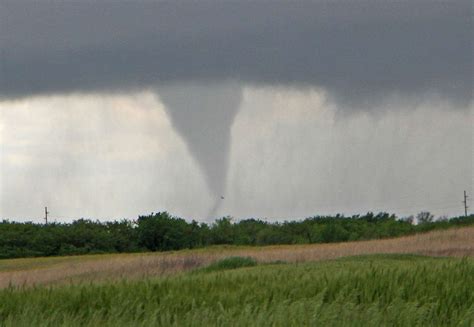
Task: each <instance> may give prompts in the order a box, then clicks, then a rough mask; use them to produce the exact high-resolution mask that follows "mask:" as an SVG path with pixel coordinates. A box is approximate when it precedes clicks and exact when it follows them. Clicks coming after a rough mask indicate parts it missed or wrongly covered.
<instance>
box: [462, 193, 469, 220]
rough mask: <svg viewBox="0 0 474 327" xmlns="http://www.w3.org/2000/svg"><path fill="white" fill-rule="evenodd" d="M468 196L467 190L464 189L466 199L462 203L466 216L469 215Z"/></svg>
mask: <svg viewBox="0 0 474 327" xmlns="http://www.w3.org/2000/svg"><path fill="white" fill-rule="evenodd" d="M467 198H468V196H467V194H466V191H464V201H463V202H462V203H464V216H466V217H467V208H469V207H468V206H467Z"/></svg>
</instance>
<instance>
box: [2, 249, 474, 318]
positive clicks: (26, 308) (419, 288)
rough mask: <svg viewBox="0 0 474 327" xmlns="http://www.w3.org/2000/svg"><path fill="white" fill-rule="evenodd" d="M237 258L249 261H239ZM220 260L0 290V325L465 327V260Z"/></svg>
mask: <svg viewBox="0 0 474 327" xmlns="http://www.w3.org/2000/svg"><path fill="white" fill-rule="evenodd" d="M246 265H247V266H248V265H249V262H248V260H247V261H246ZM228 268H232V267H231V266H229V265H228V264H227V265H226V264H224V265H219V264H217V265H214V266H213V268H212V269H198V270H195V271H192V272H187V273H183V274H178V275H176V276H170V277H161V278H146V279H144V280H140V281H120V282H107V283H92V284H91V283H85V284H84V283H82V284H72V285H66V286H64V285H63V286H58V287H33V288H22V289H18V288H7V289H4V290H2V291H0V325H2V326H473V324H474V261H473V259H470V258H463V259H460V258H431V257H422V256H414V255H372V256H360V257H350V258H342V259H336V260H329V261H321V262H310V263H292V264H283V263H280V264H260V265H257V266H251V265H250V266H249V267H243V268H240V269H228Z"/></svg>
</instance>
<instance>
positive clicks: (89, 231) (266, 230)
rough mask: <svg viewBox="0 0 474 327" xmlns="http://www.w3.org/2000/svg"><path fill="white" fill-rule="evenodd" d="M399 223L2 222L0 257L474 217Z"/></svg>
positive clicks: (413, 228) (373, 229) (364, 235)
mask: <svg viewBox="0 0 474 327" xmlns="http://www.w3.org/2000/svg"><path fill="white" fill-rule="evenodd" d="M417 221H418V224H414V223H413V222H414V219H413V217H408V218H403V219H399V218H398V217H396V216H395V215H393V214H388V213H385V212H381V213H378V214H374V213H371V212H369V213H367V214H365V215H355V216H350V217H346V216H343V215H335V216H315V217H310V218H306V219H304V220H300V221H284V222H267V221H264V220H261V219H245V220H240V221H234V220H233V219H232V218H231V217H223V218H220V219H217V220H215V221H214V222H213V223H210V224H207V223H202V222H201V223H199V222H197V221H194V220H193V221H191V222H188V221H186V220H185V219H183V218H179V217H174V216H172V215H170V214H169V213H167V212H159V213H151V214H150V215H145V216H140V217H138V219H137V220H136V221H130V220H122V221H112V222H100V221H93V220H87V219H79V220H76V221H74V222H72V223H50V224H38V223H32V222H26V223H19V222H10V221H8V220H3V221H2V222H0V258H19V257H36V256H57V255H77V254H92V253H118V252H139V251H169V250H179V249H191V248H198V247H205V246H212V245H222V244H227V245H275V244H307V243H330V242H344V241H356V240H368V239H380V238H387V237H396V236H402V235H408V234H413V233H417V232H424V231H429V230H434V229H443V228H449V227H453V226H463V225H472V224H474V215H470V216H467V217H464V216H462V217H453V218H450V219H448V218H446V217H445V218H443V219H438V220H436V221H435V220H434V219H433V216H432V215H431V214H430V213H428V212H422V213H420V214H419V215H418V216H417Z"/></svg>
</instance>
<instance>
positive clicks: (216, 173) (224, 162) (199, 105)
mask: <svg viewBox="0 0 474 327" xmlns="http://www.w3.org/2000/svg"><path fill="white" fill-rule="evenodd" d="M157 94H158V96H159V98H160V99H161V101H162V103H163V104H164V106H165V108H166V112H167V115H168V116H169V118H170V121H171V124H172V125H173V128H174V130H175V131H176V132H177V133H178V134H179V135H180V136H181V137H182V139H183V141H184V143H185V144H186V146H187V149H188V151H189V153H190V154H191V156H192V157H193V158H194V160H195V162H196V164H197V165H198V167H199V169H200V170H201V172H202V174H203V177H204V179H205V181H206V185H207V187H208V189H209V192H210V194H211V196H212V197H213V198H215V203H214V204H212V206H211V207H210V208H209V211H208V214H207V218H208V219H213V218H216V214H217V213H218V210H219V207H220V205H221V203H222V201H223V199H224V198H225V197H224V196H225V192H226V186H227V173H228V168H229V154H230V146H231V129H232V124H233V122H234V120H235V117H236V115H237V113H238V110H239V107H240V103H241V101H242V87H241V86H240V85H239V84H237V83H229V82H226V83H221V84H212V85H209V84H198V83H186V84H184V85H174V86H171V87H162V88H160V89H159V90H157Z"/></svg>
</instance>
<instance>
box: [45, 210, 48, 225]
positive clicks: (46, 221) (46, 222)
mask: <svg viewBox="0 0 474 327" xmlns="http://www.w3.org/2000/svg"><path fill="white" fill-rule="evenodd" d="M48 213H49V211H48V207H44V221H45V224H46V225H47V224H48Z"/></svg>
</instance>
